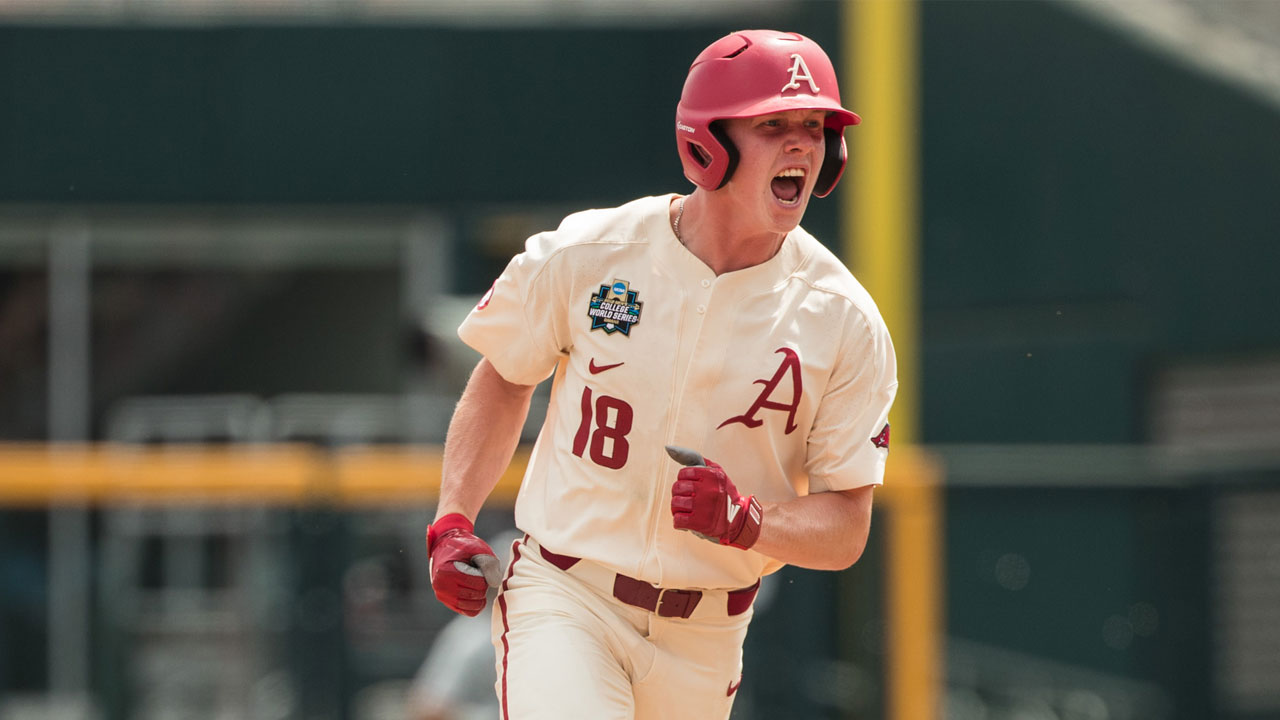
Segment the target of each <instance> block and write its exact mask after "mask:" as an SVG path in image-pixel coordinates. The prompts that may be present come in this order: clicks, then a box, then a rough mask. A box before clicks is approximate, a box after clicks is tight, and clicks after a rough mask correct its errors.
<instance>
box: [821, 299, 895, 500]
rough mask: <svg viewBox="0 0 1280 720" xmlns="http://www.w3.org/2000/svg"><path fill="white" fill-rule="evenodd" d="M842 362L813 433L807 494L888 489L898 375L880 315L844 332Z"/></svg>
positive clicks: (859, 319) (863, 319)
mask: <svg viewBox="0 0 1280 720" xmlns="http://www.w3.org/2000/svg"><path fill="white" fill-rule="evenodd" d="M840 357H841V361H840V362H839V363H838V364H837V365H836V367H835V369H834V371H833V372H832V376H831V380H830V383H829V385H828V390H827V393H826V394H825V395H824V396H823V399H822V404H821V406H820V407H819V409H818V413H817V416H816V417H815V419H814V426H813V429H812V430H811V431H810V433H809V447H808V452H807V456H806V462H805V470H806V473H807V474H808V476H809V492H824V491H832V490H851V489H853V488H857V487H862V486H865V485H880V484H883V483H884V467H885V461H886V460H887V458H888V455H889V408H890V406H892V405H893V398H894V395H895V394H896V393H897V390H898V371H897V361H896V358H895V356H894V353H893V342H892V341H891V340H890V338H889V330H888V328H886V327H885V325H884V321H883V320H882V319H881V318H880V316H879V314H878V313H877V314H875V315H873V316H872V317H870V318H868V317H867V316H866V315H862V314H859V316H858V317H857V319H856V320H855V321H854V322H853V323H852V324H851V327H850V328H849V330H847V331H846V335H845V338H844V347H843V348H842V352H841V353H840Z"/></svg>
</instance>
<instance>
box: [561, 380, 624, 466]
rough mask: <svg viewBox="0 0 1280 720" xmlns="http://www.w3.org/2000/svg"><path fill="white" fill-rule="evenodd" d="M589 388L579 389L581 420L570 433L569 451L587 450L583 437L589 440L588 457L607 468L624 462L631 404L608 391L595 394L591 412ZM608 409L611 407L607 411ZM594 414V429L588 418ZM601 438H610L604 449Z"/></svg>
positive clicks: (579, 454) (585, 440) (576, 452)
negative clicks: (573, 433) (610, 394)
mask: <svg viewBox="0 0 1280 720" xmlns="http://www.w3.org/2000/svg"><path fill="white" fill-rule="evenodd" d="M592 409H593V405H592V403H591V388H589V387H587V388H583V389H582V422H581V423H580V424H579V425H578V432H577V434H576V435H574V436H573V454H574V455H577V456H578V457H582V453H583V452H585V451H586V450H587V440H588V438H590V440H591V443H590V445H591V448H590V449H591V461H592V462H594V463H595V464H597V465H600V466H602V467H607V468H609V469H610V470H617V469H619V468H621V467H622V466H623V465H626V464H627V453H628V452H629V450H630V446H629V445H628V444H627V433H629V432H631V420H632V417H633V416H634V413H633V411H632V410H631V406H630V405H628V404H627V402H626V401H625V400H620V399H618V398H616V397H611V396H609V395H601V396H600V397H598V398H596V401H595V404H594V410H595V412H594V414H593V412H592ZM610 410H612V411H613V413H612V414H610V412H609V411H610ZM593 416H594V417H595V431H594V432H593V431H592V430H591V419H592V417H593ZM605 440H612V441H613V442H612V443H610V444H609V446H608V448H607V449H606V446H605Z"/></svg>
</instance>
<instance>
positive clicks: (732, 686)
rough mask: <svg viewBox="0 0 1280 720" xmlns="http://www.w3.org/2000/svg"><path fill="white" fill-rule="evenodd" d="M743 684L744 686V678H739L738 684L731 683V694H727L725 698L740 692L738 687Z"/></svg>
mask: <svg viewBox="0 0 1280 720" xmlns="http://www.w3.org/2000/svg"><path fill="white" fill-rule="evenodd" d="M741 684H742V678H738V682H731V683H729V692H726V693H725V694H724V696H725V697H729V696H731V695H733V694H734V693H736V692H738V686H739V685H741Z"/></svg>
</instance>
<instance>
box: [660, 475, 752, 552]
mask: <svg viewBox="0 0 1280 720" xmlns="http://www.w3.org/2000/svg"><path fill="white" fill-rule="evenodd" d="M705 462H706V465H705V466H702V465H698V466H693V467H685V468H681V470H680V472H679V474H677V475H676V482H675V484H674V485H672V486H671V515H672V518H673V524H674V525H675V527H676V529H677V530H689V531H690V532H693V533H695V534H697V535H700V536H702V537H704V538H706V539H707V540H711V541H712V542H717V543H720V544H721V545H732V546H733V547H736V548H741V549H743V550H746V549H747V548H749V547H751V546H752V545H754V544H755V542H756V539H757V538H759V537H760V520H761V514H762V513H761V511H760V503H759V502H757V501H756V499H755V497H754V496H752V495H747V496H745V497H744V496H743V495H740V494H739V493H738V488H736V487H734V486H733V481H732V480H730V479H729V476H728V475H727V474H725V471H724V468H723V467H721V466H720V465H718V464H716V463H714V462H712V461H710V460H707V461H705Z"/></svg>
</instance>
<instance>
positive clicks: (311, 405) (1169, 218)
mask: <svg viewBox="0 0 1280 720" xmlns="http://www.w3.org/2000/svg"><path fill="white" fill-rule="evenodd" d="M877 13H879V14H880V15H877ZM884 13H889V14H891V15H893V16H894V17H896V18H897V21H895V22H896V24H894V23H890V25H891V26H892V27H893V28H895V32H896V33H897V34H896V35H889V34H885V33H881V32H879V31H878V30H877V29H876V27H872V26H869V25H868V24H867V23H873V22H875V18H876V17H879V16H882V15H883V14H884ZM753 26H754V27H778V28H782V29H789V30H795V31H799V32H802V33H805V34H807V35H809V36H811V37H813V38H814V39H816V40H817V41H818V42H819V43H821V44H822V45H823V46H824V47H825V48H826V49H827V50H828V51H829V52H830V54H831V55H832V57H833V59H835V60H836V62H837V65H838V66H839V67H840V68H841V69H842V86H843V90H844V98H845V104H846V106H848V107H850V108H852V109H854V110H856V111H858V112H860V113H861V114H862V115H863V117H864V124H863V125H862V126H859V127H858V128H853V129H851V130H850V131H849V133H848V139H849V142H850V152H851V169H850V172H849V174H846V176H845V182H844V183H843V184H842V189H841V194H838V195H839V197H837V196H833V197H831V198H828V199H827V200H819V201H816V202H815V203H814V204H813V205H811V207H810V210H809V214H808V215H807V217H806V220H805V226H806V227H807V228H808V229H809V230H810V231H812V232H814V233H815V234H816V235H817V236H818V237H819V238H821V239H823V240H824V242H827V243H828V244H830V245H831V247H832V248H833V249H836V250H837V251H839V252H841V253H842V255H844V256H845V257H846V259H847V260H848V262H849V263H850V266H851V268H852V269H853V270H854V272H855V274H859V276H860V278H861V279H862V280H863V282H864V283H865V284H867V285H868V287H869V288H871V290H872V292H873V294H875V295H876V297H877V298H878V299H879V300H880V303H881V305H882V307H884V309H885V312H886V317H887V318H888V319H889V322H890V328H891V330H892V331H893V333H894V338H895V342H896V343H897V345H898V352H899V355H900V357H901V358H903V359H905V361H906V362H905V365H904V376H903V385H904V393H905V394H904V398H903V400H902V401H901V402H900V407H897V408H895V421H894V422H895V424H894V439H895V453H894V454H893V455H892V456H891V459H890V470H889V480H888V482H887V484H886V486H885V488H883V489H882V490H878V491H877V505H878V508H879V509H878V510H877V516H876V522H875V527H874V528H873V540H872V544H871V548H870V550H869V551H868V554H867V556H866V557H865V558H864V559H863V560H862V561H861V562H860V563H859V564H858V565H856V566H855V567H854V568H853V569H851V570H849V571H847V572H844V573H815V572H806V571H798V570H792V569H786V570H784V571H782V572H780V573H779V574H777V575H776V576H773V577H772V579H771V580H770V582H769V583H768V584H767V586H766V588H765V592H764V593H763V594H762V596H761V599H760V602H759V607H758V611H757V613H758V614H757V619H756V622H755V624H754V625H753V630H752V634H751V637H750V638H749V639H748V647H747V659H746V672H745V677H744V682H743V685H742V689H741V690H740V692H739V698H740V699H739V701H738V702H737V706H736V708H735V712H734V717H735V718H742V719H750V718H858V719H867V720H874V719H884V720H919V719H921V718H933V717H946V718H955V719H957V720H1204V719H1206V718H1222V719H1226V720H1262V719H1265V718H1280V453H1278V452H1277V449H1280V289H1278V283H1277V274H1278V273H1280V201H1278V200H1277V198H1280V3H1276V2H1273V1H1272V0H1218V1H1212V2H1211V1H1208V0H1203V1H1201V0H1127V1H1123V2H1094V1H1090V0H1039V1H1027V2H977V1H972V2H950V1H942V0H936V1H931V2H919V3H917V2H909V1H908V0H903V1H902V2H896V1H895V2H882V1H878V0H877V1H875V2H855V1H853V0H850V1H848V2H836V1H834V0H832V1H829V2H828V1H824V2H816V1H804V0H770V1H769V2H763V1H755V0H734V1H729V0H701V1H700V2H697V3H689V2H677V1H676V0H529V1H527V2H516V1H515V0H502V1H499V0H472V1H471V2H438V1H436V0H315V1H306V0H101V1H93V0H0V720H36V719H40V720H44V719H54V718H56V719H58V720H63V719H67V720H124V719H126V718H127V719H131V720H133V719H136V720H161V719H164V720H168V719H176V718H219V719H226V720H233V719H239V718H245V719H254V720H258V719H261V720H276V719H281V720H283V719H291V720H292V719H299V720H302V719H305V720H322V719H326V720H327V719H333V720H339V719H341V720H346V719H351V720H382V719H384V718H386V719H390V718H416V719H419V720H422V719H425V718H448V717H453V718H464V717H494V715H493V711H492V710H491V709H488V708H485V707H483V705H480V706H476V705H475V704H474V703H473V702H472V701H470V700H468V699H467V697H468V695H467V693H468V692H470V690H469V689H468V688H467V687H466V686H467V685H468V684H472V685H475V684H479V685H480V686H481V687H482V692H481V694H482V695H483V694H484V692H483V690H487V686H486V683H489V682H491V680H484V679H483V678H482V677H481V674H482V673H484V672H492V669H491V668H488V669H486V661H485V660H484V659H481V660H480V661H479V663H478V665H476V666H475V667H477V668H478V669H477V670H475V671H474V672H473V671H470V670H467V671H466V672H462V671H459V672H455V673H453V675H455V676H456V677H454V676H451V675H449V673H448V672H447V671H444V670H439V669H436V670H432V667H436V668H438V667H439V666H432V665H431V663H432V662H433V659H432V658H429V653H430V652H431V651H432V649H433V648H436V649H439V648H442V647H447V648H448V649H449V650H448V652H449V653H451V656H456V657H470V656H468V655H467V653H468V652H469V650H474V649H475V648H476V647H477V642H479V644H480V646H481V647H482V649H483V651H487V638H485V637H484V635H485V633H484V632H483V631H481V632H480V633H479V635H480V640H479V641H476V640H475V637H476V633H475V632H473V630H474V628H466V627H463V625H461V624H459V623H452V624H451V621H452V619H453V618H452V617H451V615H450V613H449V612H448V611H447V610H446V609H444V608H443V607H442V606H440V605H439V604H437V603H436V602H435V601H434V599H433V597H432V595H431V591H430V587H429V584H428V579H427V574H426V562H425V557H424V555H425V553H424V548H423V547H422V537H423V533H424V531H425V528H426V524H427V522H428V521H429V520H430V519H431V517H432V516H433V512H434V509H433V507H432V503H433V502H434V497H435V486H436V484H437V483H438V476H439V447H440V445H441V443H442V441H443V435H444V429H445V426H446V424H447V421H448V418H449V414H450V412H451V410H452V406H453V403H454V402H455V401H456V398H457V395H458V393H459V391H460V389H461V386H462V383H463V382H464V381H465V378H466V375H467V373H468V372H469V370H470V368H471V367H472V366H473V365H474V363H475V361H476V360H477V357H476V356H475V354H474V353H473V352H472V351H470V350H469V349H467V348H465V347H463V346H461V345H460V344H459V343H458V341H457V340H456V336H455V334H454V328H455V327H456V325H457V323H458V322H459V321H460V320H461V318H462V316H463V315H464V314H465V312H466V311H467V310H468V309H469V308H470V307H471V306H472V305H473V304H474V302H475V299H476V298H477V296H478V295H479V294H480V293H482V292H483V291H484V290H485V289H486V288H487V287H488V285H489V283H490V282H491V281H492V279H493V277H494V276H495V275H496V274H497V273H498V272H500V270H501V269H502V267H503V266H504V265H505V263H506V261H507V259H508V258H509V257H510V256H511V255H512V254H513V253H514V252H517V251H518V250H519V248H520V247H521V244H522V242H523V240H524V239H525V238H526V237H527V236H528V235H530V234H532V233H534V232H537V231H540V230H543V229H548V228H551V227H554V226H555V225H556V224H557V223H558V221H559V219H560V218H561V217H562V216H563V215H564V214H566V213H567V212H571V211H574V210H577V209H582V208H586V207H604V206H612V205H616V204H618V203H621V202H624V201H626V200H629V199H631V198H634V197H636V196H640V195H653V194H660V193H664V192H671V191H678V192H687V191H688V190H689V189H690V186H689V184H688V182H687V181H686V180H684V178H683V177H682V175H681V173H680V166H679V162H678V159H677V157H676V155H675V153H674V152H673V147H672V145H673V143H672V128H671V123H672V116H673V113H674V107H675V103H676V101H677V100H678V97H679V93H680V87H681V84H682V82H683V77H684V73H685V71H686V70H687V68H688V65H689V63H690V61H691V60H692V59H693V57H694V56H695V55H696V54H697V53H698V52H699V51H700V50H701V49H702V48H703V47H705V46H706V45H707V44H708V43H710V42H711V41H712V40H714V39H715V38H718V37H720V36H721V35H723V34H725V33H726V32H728V31H729V30H733V29H740V28H745V27H753ZM884 45H888V46H889V47H888V49H885V47H883V46H884ZM895 53H896V54H895ZM877 82H879V85H880V86H881V87H884V86H888V87H889V88H890V89H892V90H896V91H897V92H899V93H900V96H894V95H893V93H892V92H890V93H889V94H888V97H889V98H890V99H889V100H888V101H884V100H882V97H883V94H881V95H877V94H876V93H877V92H878V91H877V89H876V87H877V85H876V83H877ZM886 132H888V133H890V135H889V136H888V139H885V138H886V135H885V133H886ZM886 148H887V149H888V150H889V152H888V154H887V155H886V154H885V153H884V152H882V151H884V150H885V149H886ZM882 180H883V182H881V181H882ZM881 188H888V195H887V196H881V195H876V194H875V193H876V192H877V190H879V189H881ZM886 198H887V199H886ZM885 207H891V209H894V210H896V214H894V213H890V215H889V216H888V217H889V219H890V220H891V221H892V222H890V224H889V226H885V227H883V228H880V227H875V225H876V223H875V222H871V223H866V222H864V223H863V225H864V226H865V225H868V224H870V225H872V226H873V227H870V228H866V227H862V228H861V229H860V227H859V225H858V222H859V218H862V219H866V218H872V219H875V218H879V217H883V216H882V215H881V214H879V213H882V212H883V211H884V208H885ZM881 230H883V232H881ZM867 247H872V248H877V247H879V248H886V247H887V248H890V249H892V248H898V249H899V250H903V251H904V252H905V259H900V261H898V262H896V263H891V269H892V271H893V273H895V275H894V277H893V278H892V279H886V278H884V277H881V275H882V274H883V273H880V272H879V271H878V270H876V271H874V272H873V271H872V270H870V269H868V268H867V267H866V266H864V265H863V264H862V263H861V262H860V261H859V258H861V257H864V255H861V254H859V253H863V252H864V250H863V248H867ZM872 256H873V257H874V256H875V253H874V252H873V253H872ZM876 267H879V266H876ZM881 287H885V289H884V291H883V293H882V292H881V291H880V288H881ZM540 392H543V393H545V388H543V389H542V391H540ZM535 405H536V403H535ZM900 416H905V417H902V421H901V422H899V420H898V419H897V418H898V417H900ZM540 420H541V414H540V413H539V412H537V411H536V410H535V412H534V413H533V414H532V417H531V418H530V423H529V426H528V427H527V429H526V440H531V439H532V437H533V435H534V432H535V430H536V427H537V425H538V423H539V422H540ZM900 428H902V433H901V435H900V432H899V430H900ZM522 458H523V456H521V457H518V458H517V460H516V462H515V463H514V464H513V468H512V470H511V472H509V473H508V478H507V479H506V480H504V483H503V484H502V485H501V486H500V488H499V490H498V492H497V493H496V494H495V497H494V498H493V500H492V502H491V503H490V504H489V506H488V508H487V509H486V511H485V512H484V514H483V515H482V516H481V518H480V520H479V523H478V526H477V529H478V531H479V532H480V533H481V534H482V535H485V536H487V537H500V536H502V533H504V531H508V530H509V529H510V526H511V512H510V503H511V500H512V498H513V496H514V495H513V492H514V487H515V484H516V483H518V476H519V470H520V467H521V465H522V463H523V459H522ZM482 654H483V652H482ZM424 663H426V664H427V665H426V670H427V671H426V672H421V673H420V669H422V668H424ZM468 667H470V666H468ZM415 677H417V680H415ZM423 678H432V679H431V680H427V681H424V680H423ZM468 713H472V714H468Z"/></svg>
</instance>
